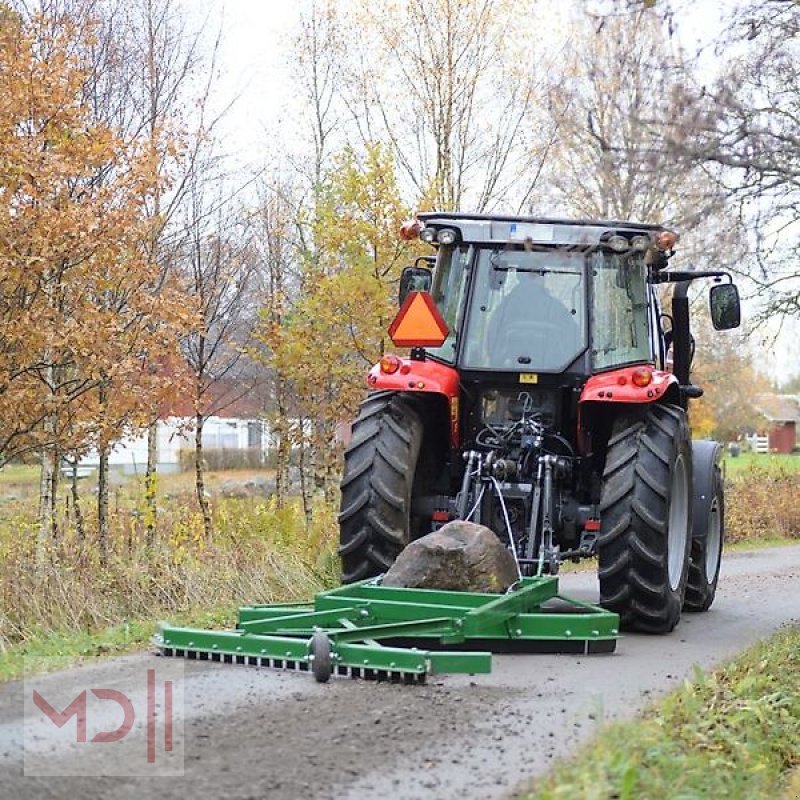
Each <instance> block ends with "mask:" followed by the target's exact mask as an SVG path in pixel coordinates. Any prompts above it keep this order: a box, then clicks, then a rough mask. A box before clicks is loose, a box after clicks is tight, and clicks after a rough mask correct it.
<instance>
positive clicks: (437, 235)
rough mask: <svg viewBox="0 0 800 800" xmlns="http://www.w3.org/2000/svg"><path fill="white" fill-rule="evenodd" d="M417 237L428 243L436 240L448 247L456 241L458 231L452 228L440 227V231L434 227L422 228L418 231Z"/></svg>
mask: <svg viewBox="0 0 800 800" xmlns="http://www.w3.org/2000/svg"><path fill="white" fill-rule="evenodd" d="M419 238H420V239H422V241H423V242H427V243H428V244H433V243H434V242H438V243H439V244H443V245H444V246H445V247H449V246H450V245H451V244H455V243H456V242H457V241H458V233H457V232H456V231H455V230H454V229H453V228H442V229H441V230H440V231H437V230H436V228H423V229H422V230H421V231H420V232H419Z"/></svg>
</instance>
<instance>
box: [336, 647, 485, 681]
mask: <svg viewBox="0 0 800 800" xmlns="http://www.w3.org/2000/svg"><path fill="white" fill-rule="evenodd" d="M335 653H336V655H337V663H338V664H340V665H342V666H349V667H363V668H364V669H378V670H389V671H393V672H414V673H418V674H419V673H425V672H431V673H437V674H439V673H442V672H461V673H466V674H469V675H471V674H478V673H488V672H491V670H492V654H491V653H483V652H472V653H468V652H464V653H452V652H437V651H425V650H413V649H408V648H405V647H378V648H375V647H370V646H369V645H364V644H351V643H343V644H337V645H336V646H335Z"/></svg>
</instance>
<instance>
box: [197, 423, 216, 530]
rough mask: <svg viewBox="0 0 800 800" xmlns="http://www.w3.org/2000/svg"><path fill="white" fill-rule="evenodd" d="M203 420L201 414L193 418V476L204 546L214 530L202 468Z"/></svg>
mask: <svg viewBox="0 0 800 800" xmlns="http://www.w3.org/2000/svg"><path fill="white" fill-rule="evenodd" d="M204 422H205V420H204V419H203V415H202V414H197V415H196V416H195V431H194V476H195V486H196V488H197V502H198V504H199V506H200V511H201V513H202V514H203V531H204V532H205V537H206V544H208V545H210V544H211V543H212V542H213V540H214V529H213V527H212V525H211V507H210V506H209V504H208V497H206V483H205V470H204V468H203V423H204Z"/></svg>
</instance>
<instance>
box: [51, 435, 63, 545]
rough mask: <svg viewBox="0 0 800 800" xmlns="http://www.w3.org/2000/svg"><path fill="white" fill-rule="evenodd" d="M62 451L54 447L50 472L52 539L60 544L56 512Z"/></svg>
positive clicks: (54, 542)
mask: <svg viewBox="0 0 800 800" xmlns="http://www.w3.org/2000/svg"><path fill="white" fill-rule="evenodd" d="M60 464H61V451H60V450H59V449H58V447H54V448H53V471H52V473H51V474H50V497H51V498H52V502H53V513H52V516H51V520H50V522H51V524H50V538H51V539H52V542H53V544H54V545H55V544H58V541H59V536H58V514H57V513H56V510H57V505H58V504H57V501H58V481H59V478H60V477H61V469H60Z"/></svg>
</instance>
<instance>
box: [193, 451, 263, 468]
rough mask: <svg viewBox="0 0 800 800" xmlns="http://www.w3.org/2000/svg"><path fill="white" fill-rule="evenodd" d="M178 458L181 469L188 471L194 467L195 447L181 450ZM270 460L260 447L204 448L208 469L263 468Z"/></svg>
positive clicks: (204, 457)
mask: <svg viewBox="0 0 800 800" xmlns="http://www.w3.org/2000/svg"><path fill="white" fill-rule="evenodd" d="M178 458H179V460H180V466H181V470H183V471H184V472H188V471H190V470H193V469H194V450H193V449H191V448H188V449H184V450H181V451H180V452H179V454H178ZM268 460H269V457H268V454H267V453H265V452H264V451H263V450H262V449H261V448H260V447H248V448H242V449H232V448H220V449H209V450H206V449H203V463H204V464H205V467H206V469H208V470H211V471H213V472H220V471H222V470H226V469H263V468H264V467H265V466H266V465H267V461H268Z"/></svg>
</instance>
